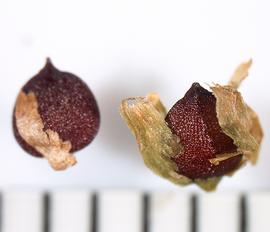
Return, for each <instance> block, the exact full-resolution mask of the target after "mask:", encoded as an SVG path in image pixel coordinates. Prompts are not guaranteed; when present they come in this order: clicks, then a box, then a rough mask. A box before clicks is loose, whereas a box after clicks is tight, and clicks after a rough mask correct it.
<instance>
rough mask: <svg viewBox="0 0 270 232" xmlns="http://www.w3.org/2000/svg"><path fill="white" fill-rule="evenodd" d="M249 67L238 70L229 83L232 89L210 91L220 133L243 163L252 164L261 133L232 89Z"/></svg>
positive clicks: (256, 120) (244, 75)
mask: <svg viewBox="0 0 270 232" xmlns="http://www.w3.org/2000/svg"><path fill="white" fill-rule="evenodd" d="M250 65H251V61H249V62H247V63H244V64H241V65H240V66H239V67H238V68H237V70H236V72H235V73H234V75H233V77H232V79H231V81H230V82H229V83H234V85H233V86H230V85H228V86H220V85H214V86H212V87H211V89H212V91H213V94H214V95H215V97H216V100H217V103H216V111H217V117H218V121H219V124H220V126H221V128H222V130H223V132H224V133H225V134H227V135H228V136H229V137H231V138H232V139H233V140H234V143H235V145H236V146H237V147H238V151H239V152H240V153H242V154H243V155H244V157H245V158H246V160H249V161H251V163H253V164H255V163H256V161H257V159H258V154H259V151H260V144H261V141H262V137H263V131H262V128H261V125H260V122H259V118H258V116H257V114H256V113H255V112H254V111H253V110H252V109H251V108H250V107H249V106H248V105H247V104H246V103H245V102H244V100H243V98H242V96H241V93H240V92H238V91H237V90H236V89H235V88H234V87H238V86H239V85H240V83H241V81H242V80H243V79H244V78H245V77H246V76H247V73H248V69H249V67H250ZM239 70H240V71H239ZM232 80H233V81H232Z"/></svg>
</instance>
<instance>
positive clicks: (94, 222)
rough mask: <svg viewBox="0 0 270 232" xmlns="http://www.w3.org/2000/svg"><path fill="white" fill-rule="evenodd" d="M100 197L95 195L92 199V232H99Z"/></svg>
mask: <svg viewBox="0 0 270 232" xmlns="http://www.w3.org/2000/svg"><path fill="white" fill-rule="evenodd" d="M98 213H99V212H98V195H97V193H94V194H93V196H92V198H91V221H92V224H91V228H90V231H91V232H98Z"/></svg>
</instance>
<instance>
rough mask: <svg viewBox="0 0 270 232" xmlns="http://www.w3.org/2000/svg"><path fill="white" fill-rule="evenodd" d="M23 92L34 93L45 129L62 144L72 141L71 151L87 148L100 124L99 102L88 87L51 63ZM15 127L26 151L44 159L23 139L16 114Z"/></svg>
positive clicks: (16, 133) (28, 83)
mask: <svg viewBox="0 0 270 232" xmlns="http://www.w3.org/2000/svg"><path fill="white" fill-rule="evenodd" d="M22 91H23V92H24V93H26V94H28V93H30V92H33V93H34V94H35V96H36V98H37V102H38V111H39V114H40V116H41V118H42V121H43V123H44V129H43V130H44V131H46V130H48V129H50V130H52V131H54V132H57V133H58V134H59V136H60V138H61V139H62V140H63V141H70V142H71V145H72V149H71V152H74V151H77V150H80V149H82V148H84V147H85V146H86V145H88V144H89V143H90V142H91V141H92V140H93V139H94V137H95V136H96V134H97V131H98V128H99V123H100V116H99V110H98V106H97V103H96V100H95V98H94V96H93V94H92V92H91V91H90V89H89V88H88V86H87V85H86V84H85V83H84V82H83V81H82V80H81V79H79V78H78V77H76V76H75V75H73V74H71V73H67V72H61V71H59V70H57V69H56V68H55V67H54V66H53V65H52V63H51V62H50V60H48V61H47V64H46V65H45V67H44V68H43V69H42V70H41V71H40V72H39V73H38V74H37V75H36V76H34V77H33V78H32V79H31V80H30V81H29V82H27V83H26V85H25V86H24V87H23V88H22ZM13 128H14V134H15V137H16V139H17V141H18V142H19V144H20V145H21V146H22V147H23V148H24V149H25V150H26V151H28V152H29V153H30V154H32V155H35V156H42V155H41V154H40V153H39V152H37V151H36V150H35V149H34V148H32V147H31V146H29V145H28V144H27V143H26V142H25V141H24V140H23V138H22V137H21V136H20V134H19V132H18V129H17V127H16V119H15V116H14V115H13Z"/></svg>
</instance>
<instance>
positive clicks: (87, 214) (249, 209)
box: [0, 190, 270, 232]
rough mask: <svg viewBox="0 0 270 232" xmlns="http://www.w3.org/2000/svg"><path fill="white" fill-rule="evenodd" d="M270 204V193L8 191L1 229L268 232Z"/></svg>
mask: <svg viewBox="0 0 270 232" xmlns="http://www.w3.org/2000/svg"><path fill="white" fill-rule="evenodd" d="M0 196H1V195H0ZM269 208H270V193H269V192H255V193H250V194H246V195H243V194H239V193H211V194H209V193H208V194H196V195H192V194H186V193H185V194H183V193H178V192H152V193H143V192H140V191H101V192H98V193H91V192H90V191H84V190H71V191H54V192H50V193H43V192H38V191H36V192H34V191H5V192H4V193H3V194H2V197H0V215H1V216H0V232H63V231H65V232H74V231H76V232H127V231H128V232H164V231H170V232H179V231H181V232H216V231H219V232H228V231H230V232H257V231H260V232H268V231H269V228H270V220H269V216H268V211H269Z"/></svg>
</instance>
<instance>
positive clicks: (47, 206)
mask: <svg viewBox="0 0 270 232" xmlns="http://www.w3.org/2000/svg"><path fill="white" fill-rule="evenodd" d="M50 214H51V197H50V195H49V193H45V194H44V196H43V232H50V221H51V220H50V218H51V215H50Z"/></svg>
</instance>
